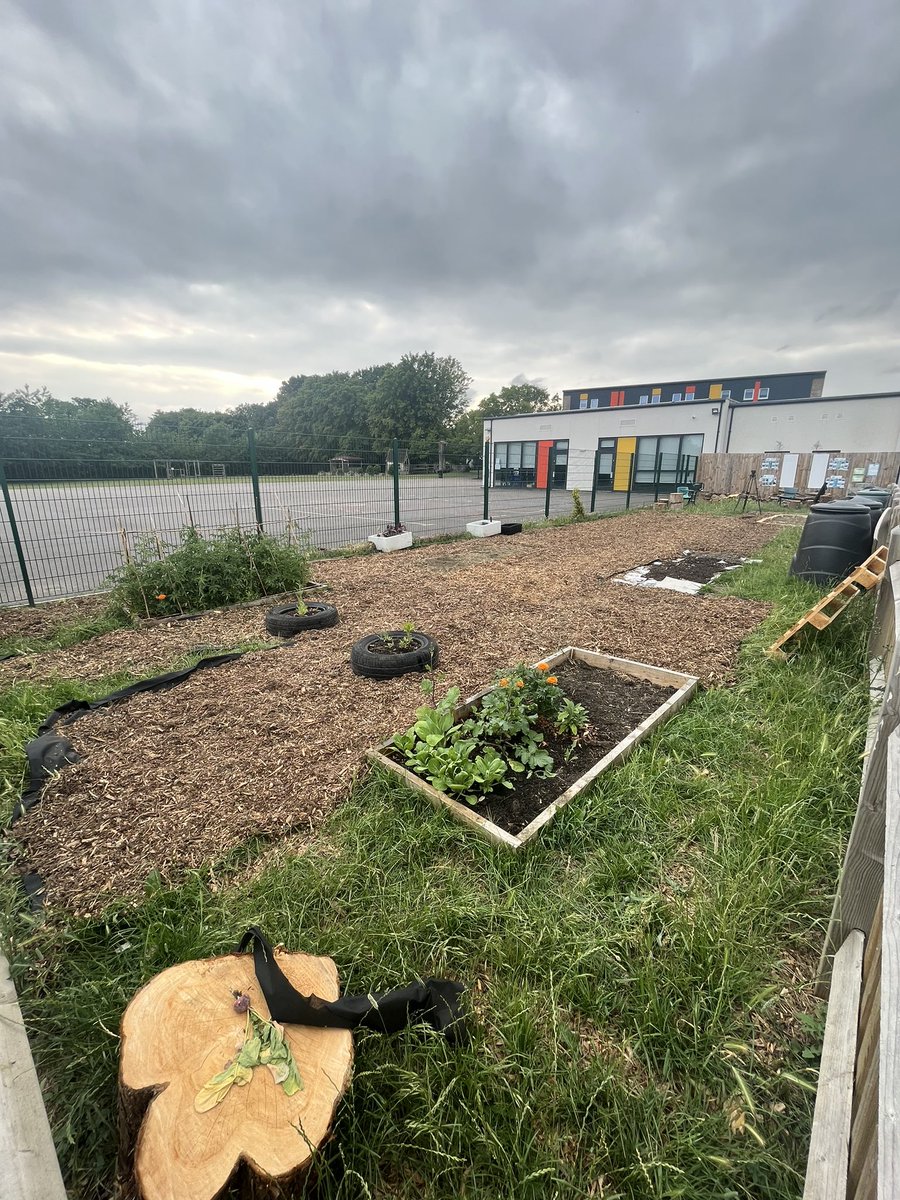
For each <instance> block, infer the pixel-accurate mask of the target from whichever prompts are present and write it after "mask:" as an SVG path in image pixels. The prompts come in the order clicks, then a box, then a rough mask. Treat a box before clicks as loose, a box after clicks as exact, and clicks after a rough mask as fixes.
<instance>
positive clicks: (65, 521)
mask: <svg viewBox="0 0 900 1200" xmlns="http://www.w3.org/2000/svg"><path fill="white" fill-rule="evenodd" d="M485 449H487V451H488V459H487V462H488V469H487V472H485V470H484V456H485ZM55 453H56V456H55V457H54V444H53V443H52V442H50V441H49V440H46V439H45V440H41V439H38V438H28V439H22V441H21V443H20V444H19V445H17V444H16V439H8V440H7V441H6V443H5V444H4V447H3V453H2V458H0V490H2V498H3V507H2V512H0V603H2V604H18V603H34V602H37V601H42V600H50V599H56V598H61V597H65V596H77V595H85V594H89V593H91V592H97V591H100V590H102V589H103V587H104V586H105V584H106V581H107V580H108V579H109V576H110V575H111V574H112V573H113V572H114V571H116V569H117V568H119V567H120V566H121V565H122V564H123V563H124V562H126V561H127V560H128V558H129V556H130V555H131V554H133V553H134V551H135V548H136V546H137V545H138V543H139V542H142V543H145V544H146V542H147V541H148V540H149V541H150V544H151V546H152V547H155V548H156V551H157V552H158V553H159V554H160V555H163V554H164V553H165V552H166V549H167V546H168V545H170V544H171V543H172V542H173V541H174V540H175V539H176V538H177V537H178V535H179V533H180V531H181V530H182V529H184V528H186V527H189V528H193V529H196V530H197V531H198V532H200V533H204V534H205V533H210V532H213V531H214V530H217V529H223V528H227V527H231V528H234V527H238V528H240V529H242V530H245V531H247V532H254V531H257V530H262V531H264V532H266V533H271V534H280V535H284V536H289V537H291V538H297V539H298V540H300V541H303V542H304V543H306V544H308V545H309V546H310V547H311V548H312V549H313V550H316V549H318V550H322V551H333V550H339V549H344V548H346V547H350V546H354V545H357V544H359V543H364V542H365V541H366V539H367V538H368V537H369V536H370V535H371V534H373V533H380V532H381V531H382V530H383V529H385V528H386V527H387V526H389V525H395V524H403V525H404V526H405V527H406V528H407V529H409V530H410V531H411V532H412V533H413V535H414V537H415V538H416V539H422V538H434V537H439V536H441V535H446V534H459V533H462V532H464V530H465V527H466V524H467V523H468V522H470V521H475V520H479V519H482V518H484V517H492V518H494V519H498V520H501V521H509V522H512V521H518V522H536V521H541V520H543V519H546V518H554V517H563V516H567V515H570V514H571V513H572V511H573V498H572V492H573V490H574V489H576V488H577V489H578V490H579V491H580V494H581V501H582V503H583V505H584V507H585V509H588V510H589V511H592V512H593V511H596V512H602V511H615V510H621V509H624V508H626V507H629V506H631V505H640V504H647V503H652V501H653V499H654V496H655V495H657V494H659V492H660V489H662V491H663V493H666V492H668V491H669V490H671V486H670V484H672V483H673V481H675V480H676V479H677V481H678V482H689V481H690V479H689V478H688V476H690V478H693V475H692V474H691V470H690V469H689V468H688V466H687V465H686V464H684V463H678V464H674V463H673V464H666V463H663V462H659V461H658V462H657V463H656V469H655V471H654V472H651V479H652V480H653V482H652V483H651V485H650V486H649V487H648V486H647V483H646V478H644V479H641V480H638V481H635V479H634V478H633V477H634V476H635V474H636V471H635V469H634V463H633V462H631V460H630V458H629V461H628V462H627V463H626V464H625V469H624V474H622V467H621V466H620V467H619V475H620V477H621V478H624V479H626V480H627V481H628V486H627V489H625V488H623V487H622V486H621V484H619V486H618V487H617V488H616V487H615V486H614V483H613V481H612V479H611V478H607V477H606V476H605V475H604V474H603V469H602V463H601V462H600V456H599V452H597V453H593V452H591V451H587V450H573V449H569V448H568V446H566V447H565V449H564V450H563V449H561V450H560V452H559V453H558V454H556V453H554V451H553V450H551V451H550V453H549V455H548V456H547V457H546V459H545V460H544V462H543V465H542V466H540V467H539V468H538V469H537V470H536V471H535V472H531V474H530V475H528V474H523V473H521V472H519V473H518V474H517V473H515V472H513V471H511V470H510V468H509V467H508V466H507V467H502V466H498V465H497V463H496V462H494V461H492V458H491V454H490V446H487V447H484V446H480V445H479V446H462V447H461V446H458V445H456V444H453V445H452V447H451V448H449V449H448V445H447V444H446V443H443V442H442V443H435V444H433V445H427V446H425V447H424V449H423V448H422V445H421V442H420V443H419V444H418V448H416V449H412V450H411V449H410V447H409V446H408V445H406V444H405V443H404V442H403V440H402V439H398V440H397V441H396V442H394V443H392V444H391V445H389V446H388V447H386V448H385V447H384V446H380V445H376V444H375V443H369V442H364V441H361V440H358V439H357V440H355V441H351V442H349V444H348V440H347V439H344V438H342V439H338V438H335V439H333V440H332V441H331V442H330V444H325V443H314V444H311V443H310V442H307V441H300V440H299V439H297V440H293V441H292V440H291V439H285V438H283V437H275V436H273V435H261V436H259V437H257V436H256V435H254V434H253V433H250V434H249V435H248V437H247V440H246V444H245V445H244V446H242V447H239V448H238V449H237V450H236V448H235V445H234V444H233V443H232V444H231V445H230V446H228V447H224V446H223V447H221V448H218V447H215V446H209V447H205V453H204V457H203V458H199V459H198V458H188V459H185V458H178V457H173V456H172V454H171V452H170V451H169V452H167V451H166V448H165V447H163V446H156V447H154V446H152V445H148V444H146V443H143V442H142V443H141V444H140V447H139V449H132V448H130V447H128V448H123V447H121V446H118V445H114V444H108V443H107V444H104V443H103V442H102V441H99V440H93V441H91V442H86V443H84V444H81V445H72V444H69V445H68V446H67V447H66V455H67V456H66V457H65V459H62V458H61V457H60V456H59V446H58V443H57V444H56V451H55ZM694 466H696V460H694ZM645 474H646V473H645ZM654 484H655V486H654Z"/></svg>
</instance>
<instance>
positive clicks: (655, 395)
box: [650, 392, 662, 404]
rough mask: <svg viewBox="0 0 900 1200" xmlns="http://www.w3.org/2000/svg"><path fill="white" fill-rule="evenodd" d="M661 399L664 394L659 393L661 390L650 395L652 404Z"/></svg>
mask: <svg viewBox="0 0 900 1200" xmlns="http://www.w3.org/2000/svg"><path fill="white" fill-rule="evenodd" d="M661 399H662V396H661V395H660V394H659V392H654V393H653V395H652V396H651V397H650V403H651V404H659V402H660V400H661Z"/></svg>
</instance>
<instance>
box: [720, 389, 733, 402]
mask: <svg viewBox="0 0 900 1200" xmlns="http://www.w3.org/2000/svg"><path fill="white" fill-rule="evenodd" d="M721 399H722V400H730V399H731V388H726V389H725V391H724V392H723V393H722V395H721Z"/></svg>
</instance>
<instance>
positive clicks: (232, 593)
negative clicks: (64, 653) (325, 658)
mask: <svg viewBox="0 0 900 1200" xmlns="http://www.w3.org/2000/svg"><path fill="white" fill-rule="evenodd" d="M161 550H162V553H161ZM308 580H309V554H308V552H307V551H306V550H305V549H304V548H302V547H298V546H297V545H296V543H295V542H294V541H288V540H287V539H286V538H281V537H273V536H270V535H268V534H262V533H251V534H248V533H245V532H244V531H243V530H241V529H223V530H219V531H218V532H216V533H212V534H210V535H209V536H208V537H203V536H201V534H199V533H198V532H197V530H196V529H193V528H189V527H188V528H184V529H182V531H181V534H180V536H179V540H178V542H177V543H176V544H174V545H165V544H163V545H161V544H160V543H159V541H158V539H157V538H155V537H150V536H148V537H146V538H143V539H142V540H141V541H139V543H138V545H137V548H136V551H135V554H134V557H133V559H132V561H131V562H129V563H127V564H126V565H125V566H123V567H121V568H120V569H119V570H118V571H117V572H116V573H115V574H114V575H113V576H112V577H111V579H110V582H111V584H112V592H111V594H110V598H109V608H110V611H111V612H112V613H116V614H123V613H124V614H126V615H128V616H132V617H133V616H136V617H162V616H168V615H172V614H176V613H185V612H197V611H200V610H202V609H206V608H218V607H220V606H221V605H225V604H240V603H241V602H243V601H247V600H256V599H258V598H259V597H260V596H272V595H278V594H280V593H282V592H289V591H297V590H298V589H299V588H302V587H303V585H304V584H305V583H307V582H308ZM298 611H299V609H298Z"/></svg>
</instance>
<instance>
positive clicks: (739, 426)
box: [704, 395, 900, 454]
mask: <svg viewBox="0 0 900 1200" xmlns="http://www.w3.org/2000/svg"><path fill="white" fill-rule="evenodd" d="M709 448H710V449H711V447H709ZM704 449H707V447H706V446H704ZM728 450H729V453H731V454H765V453H766V452H767V451H770V450H786V451H788V452H790V453H794V454H808V453H809V452H810V451H813V450H841V451H843V452H844V453H845V454H860V453H862V454H865V453H870V452H872V453H874V452H877V451H879V450H880V451H895V450H900V395H889V396H856V397H851V398H849V399H846V400H845V399H840V398H837V399H834V400H827V399H822V400H811V401H807V402H793V403H792V402H790V401H788V402H783V403H780V404H747V405H736V406H734V407H733V408H732V410H731V436H730V437H729V439H728Z"/></svg>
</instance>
